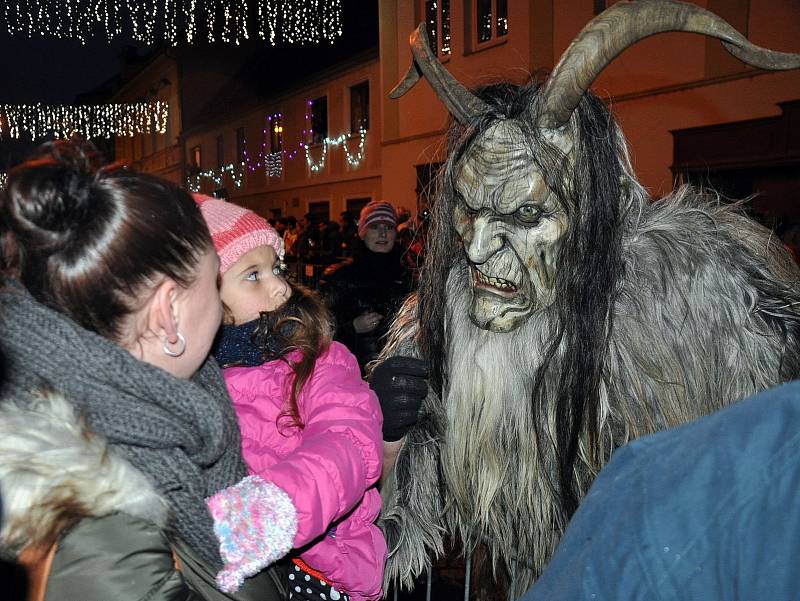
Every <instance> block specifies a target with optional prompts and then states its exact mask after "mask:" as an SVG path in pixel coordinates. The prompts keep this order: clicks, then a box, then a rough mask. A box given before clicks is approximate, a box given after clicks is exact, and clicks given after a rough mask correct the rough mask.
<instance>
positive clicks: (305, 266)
mask: <svg viewBox="0 0 800 601" xmlns="http://www.w3.org/2000/svg"><path fill="white" fill-rule="evenodd" d="M330 265H331V264H330V263H327V264H321V263H306V262H304V261H294V262H291V263H287V264H286V271H287V274H288V276H289V278H290V279H292V280H293V281H295V282H297V283H298V284H302V285H303V286H305V287H306V288H311V289H312V290H316V289H317V286H319V280H320V278H321V277H322V274H323V272H324V271H325V269H327V268H328V267H330Z"/></svg>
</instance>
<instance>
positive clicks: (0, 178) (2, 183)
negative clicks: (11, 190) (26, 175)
mask: <svg viewBox="0 0 800 601" xmlns="http://www.w3.org/2000/svg"><path fill="white" fill-rule="evenodd" d="M7 185H8V174H7V173H6V172H5V171H0V190H5V189H6V186H7Z"/></svg>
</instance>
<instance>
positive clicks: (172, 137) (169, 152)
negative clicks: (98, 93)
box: [111, 52, 186, 185]
mask: <svg viewBox="0 0 800 601" xmlns="http://www.w3.org/2000/svg"><path fill="white" fill-rule="evenodd" d="M135 69H136V73H135V75H132V76H128V77H123V81H124V83H123V84H122V85H121V86H120V87H119V89H118V90H116V91H115V93H114V95H113V97H112V98H111V102H115V103H116V102H120V103H122V102H149V101H154V100H160V101H162V102H166V103H168V106H169V117H168V118H167V129H166V132H165V133H163V134H162V133H158V132H157V131H153V132H151V133H145V134H137V135H135V136H132V137H128V136H118V137H117V138H116V140H115V143H114V154H115V158H116V160H117V161H121V162H123V163H125V164H127V165H130V166H131V167H132V168H134V169H137V170H139V171H144V172H146V173H152V174H154V175H158V176H159V177H163V178H164V179H168V180H170V181H172V182H174V183H176V184H180V185H183V184H184V182H185V179H186V174H185V169H184V163H185V161H184V155H183V153H184V145H183V141H182V138H181V132H182V124H183V119H182V102H181V80H180V71H179V67H178V62H177V60H176V59H175V58H174V56H172V55H171V54H170V53H166V52H162V53H159V54H157V55H155V56H153V58H152V59H151V60H149V61H147V62H146V63H145V64H143V65H140V66H137V67H135Z"/></svg>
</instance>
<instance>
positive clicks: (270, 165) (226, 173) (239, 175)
mask: <svg viewBox="0 0 800 601" xmlns="http://www.w3.org/2000/svg"><path fill="white" fill-rule="evenodd" d="M282 118H283V115H282V114H281V113H275V114H273V115H269V116H268V117H267V118H266V123H267V124H266V126H265V127H264V128H263V129H262V131H261V147H260V149H259V151H258V152H257V153H256V154H255V155H253V154H251V153H250V151H249V150H248V144H247V140H246V139H245V140H243V152H242V158H243V160H242V161H241V162H240V163H239V164H238V165H237V164H234V163H228V164H226V165H223V166H221V167H219V168H217V169H208V170H205V171H201V172H200V173H197V174H194V175H191V176H189V177H187V186H188V188H189V190H191V191H192V192H199V191H200V188H201V186H202V182H203V181H204V180H210V181H212V182H213V183H214V185H215V186H216V187H217V188H219V187H220V186H222V183H223V181H225V179H226V177H229V178H230V180H231V182H232V183H233V185H234V186H236V187H237V188H241V187H242V185H243V182H244V178H245V175H246V173H247V172H251V173H252V172H255V171H257V170H259V169H264V171H265V174H266V175H267V177H268V178H276V177H281V175H282V174H283V167H284V161H286V160H290V159H294V158H295V157H296V156H297V154H298V153H299V152H300V150H303V151H304V156H305V159H306V164H307V165H308V168H309V170H310V171H311V172H312V173H317V172H319V171H321V170H322V169H324V168H325V165H326V162H327V157H328V150H329V149H330V148H333V147H341V148H342V149H343V150H344V153H345V160H346V161H347V164H348V165H349V166H350V167H352V168H357V167H359V166H360V165H361V163H362V162H363V161H364V158H365V156H366V139H367V131H366V129H364V127H360V128H359V131H358V134H357V135H358V149H357V150H356V151H351V149H350V147H349V145H348V142H350V140H351V139H352V138H353V137H355V134H341V135H339V136H337V137H335V138H329V137H326V138H324V139H323V140H322V141H320V142H318V143H316V144H309V143H308V142H305V141H302V140H301V141H300V142H299V144H298V148H296V149H294V150H288V149H284V147H283V146H284V144H283V125H282V122H283V121H282ZM306 120H307V121H310V118H309V115H308V114H307V115H306ZM273 133H274V134H275V138H274V139H275V143H276V144H277V145H278V146H279V148H280V150H278V151H276V152H268V151H267V146H268V139H269V136H270V135H271V134H273ZM309 134H313V130H311V129H309V130H303V138H304V139H305V138H306V137H307V136H308V135H309ZM315 146H319V149H320V152H321V154H320V158H319V159H317V160H316V161H315V160H314V158H313V157H312V153H313V152H314V150H316V149H315V148H314V147H315Z"/></svg>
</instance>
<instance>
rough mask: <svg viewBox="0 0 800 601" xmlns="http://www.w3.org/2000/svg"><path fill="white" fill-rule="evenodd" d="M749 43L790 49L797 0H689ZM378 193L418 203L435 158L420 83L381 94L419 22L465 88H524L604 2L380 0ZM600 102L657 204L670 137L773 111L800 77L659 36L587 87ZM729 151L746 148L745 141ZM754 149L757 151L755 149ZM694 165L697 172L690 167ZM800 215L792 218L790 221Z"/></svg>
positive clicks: (796, 90) (437, 141) (432, 105)
mask: <svg viewBox="0 0 800 601" xmlns="http://www.w3.org/2000/svg"><path fill="white" fill-rule="evenodd" d="M694 3H695V4H698V5H700V6H703V7H705V8H707V9H708V10H710V11H712V12H714V13H716V14H718V15H720V16H722V17H723V18H725V19H726V20H727V21H728V22H729V23H731V24H732V25H733V26H734V27H736V28H737V29H738V30H739V31H740V32H742V33H743V34H744V35H746V36H747V37H748V38H749V39H750V40H751V41H752V42H754V43H755V44H759V45H761V46H765V47H768V48H770V49H775V50H781V51H784V52H800V36H797V35H796V32H797V31H798V27H800V3H798V2H796V0H706V1H701V0H695V2H694ZM380 7H381V13H380V22H381V35H380V44H381V46H380V52H381V97H382V98H383V99H387V100H384V108H383V123H382V130H383V163H384V165H394V166H396V167H395V168H394V169H391V170H385V171H384V173H383V186H384V189H386V190H392V191H394V194H395V196H394V198H393V200H396V201H397V202H399V203H400V204H407V205H409V206H413V204H414V202H415V201H417V200H418V201H419V202H424V200H425V199H424V195H425V183H426V182H425V181H424V180H425V178H426V177H428V174H429V173H430V172H431V170H432V169H433V168H435V166H436V164H438V163H439V162H440V161H441V160H442V159H443V157H444V153H445V148H444V138H443V134H444V132H445V130H446V127H447V124H448V115H447V113H446V111H445V108H444V106H443V105H442V103H441V102H439V101H438V100H437V98H436V96H435V95H434V93H433V91H432V90H431V88H430V86H428V85H427V84H426V83H425V82H424V81H423V82H420V83H418V84H417V85H416V86H415V87H414V88H413V89H412V90H411V91H410V92H409V93H407V94H406V95H405V96H404V97H402V98H400V99H399V100H395V101H393V100H388V93H389V91H390V90H391V89H392V87H393V86H394V85H395V84H396V83H397V82H398V81H399V80H400V78H401V77H402V76H403V75H404V74H405V71H406V69H407V68H408V66H409V64H410V62H411V58H410V51H409V44H408V36H409V34H410V33H411V32H412V31H413V30H414V28H415V27H416V26H417V24H418V23H419V22H421V21H425V22H426V23H427V25H428V29H429V30H431V31H433V30H435V31H436V32H437V34H438V35H436V39H435V41H434V43H433V44H432V46H433V45H435V46H436V48H437V52H438V55H439V58H440V60H441V61H442V63H443V64H444V66H445V67H446V68H447V69H448V70H449V71H450V72H451V73H452V74H453V75H454V76H455V77H456V78H457V79H458V80H459V81H461V82H462V83H464V84H465V85H467V86H468V87H477V86H482V85H487V84H491V83H495V82H498V81H510V82H513V83H518V84H522V83H525V82H526V81H528V80H529V79H530V77H531V76H532V75H533V76H536V75H537V74H539V73H544V72H547V71H549V70H550V69H552V68H553V66H554V65H555V63H556V62H557V61H558V59H559V57H560V56H561V55H562V53H563V52H564V51H565V50H566V48H567V46H568V45H569V44H570V42H571V41H572V40H573V38H574V37H575V36H576V35H577V34H578V32H579V31H580V30H581V29H582V28H583V26H584V25H585V24H586V23H588V22H589V21H590V20H591V19H592V18H593V17H594V16H595V14H598V13H599V12H600V11H602V10H604V9H605V8H606V2H604V1H602V0H601V1H597V0H595V1H593V0H570V1H569V2H556V1H555V0H531V1H530V2H528V1H525V2H516V1H514V0H508V1H505V0H463V1H461V2H450V1H449V0H444V1H443V0H417V1H416V2H407V1H405V0H381V3H380ZM592 90H593V91H594V92H595V93H596V94H598V95H599V96H600V97H602V98H604V99H606V100H607V101H608V102H609V104H610V105H611V108H612V110H613V112H614V114H615V116H616V118H617V120H618V122H619V123H620V125H621V127H622V129H623V132H624V133H625V136H626V138H627V140H628V142H629V144H630V147H631V154H632V159H633V162H634V168H635V170H636V173H637V174H638V176H639V178H640V179H641V181H642V183H643V184H644V185H645V186H647V187H648V188H649V189H650V190H651V192H652V194H653V195H654V196H655V197H658V196H661V195H663V194H666V193H667V192H669V191H670V190H671V189H672V188H673V184H674V176H675V175H676V173H675V172H676V171H679V170H677V169H675V168H674V167H675V166H677V165H678V164H680V163H683V162H684V158H683V157H681V156H674V154H673V137H672V133H671V132H673V131H674V130H682V129H686V128H698V127H707V126H716V125H719V124H724V123H731V122H738V121H744V120H751V119H760V118H765V117H777V116H779V115H781V108H780V107H779V103H784V102H788V101H792V100H797V99H800V71H797V70H795V71H784V72H768V71H761V70H758V69H753V68H751V67H748V66H746V65H744V64H743V63H741V62H740V61H738V60H737V59H735V58H733V57H732V56H730V55H729V54H728V53H727V52H726V51H725V50H724V49H723V47H722V45H721V44H720V42H719V41H718V40H716V39H711V38H708V37H704V36H700V35H694V34H688V33H668V34H662V35H658V36H654V37H652V38H649V39H646V40H644V41H642V42H640V43H639V44H636V45H635V46H633V47H631V48H629V49H628V50H626V51H625V52H623V53H622V54H621V55H620V56H619V57H618V58H617V59H616V60H615V61H614V62H612V63H611V65H610V66H608V67H607V68H606V70H605V71H604V72H603V73H602V74H601V75H600V77H599V78H598V79H597V80H596V81H595V82H594V84H593V85H592ZM736 143H737V144H740V145H742V146H747V145H748V144H749V143H750V140H749V139H748V138H747V137H746V136H744V137H742V138H741V139H738V140H736ZM754 152H757V150H755V149H754ZM695 167H698V166H697V165H695ZM799 217H800V216H799Z"/></svg>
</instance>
